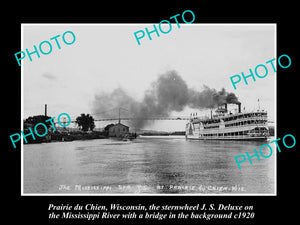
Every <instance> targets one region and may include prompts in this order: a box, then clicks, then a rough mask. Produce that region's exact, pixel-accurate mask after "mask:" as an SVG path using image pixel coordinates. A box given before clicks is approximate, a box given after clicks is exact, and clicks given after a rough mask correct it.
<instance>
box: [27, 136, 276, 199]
mask: <svg viewBox="0 0 300 225" xmlns="http://www.w3.org/2000/svg"><path fill="white" fill-rule="evenodd" d="M262 144H264V142H251V141H247V142H246V141H245V142H241V141H187V140H185V138H184V137H139V138H137V139H136V140H134V141H128V142H123V141H117V140H113V139H96V140H85V141H73V142H53V143H42V144H28V145H24V149H23V160H24V165H23V168H24V170H23V173H24V177H23V179H24V181H23V185H24V194H39V193H44V194H56V193H63V194H86V193H92V194H120V193H121V194H201V195H203V194H239V195H240V194H274V192H275V181H276V179H275V172H274V170H275V165H274V161H275V157H276V156H275V155H276V151H277V150H276V148H275V146H274V145H273V144H271V146H272V149H273V154H272V156H271V157H269V158H262V157H261V160H260V161H258V160H257V158H255V157H253V158H252V161H253V165H250V163H249V161H248V160H247V161H245V162H244V163H242V164H241V167H242V169H241V170H240V169H238V166H237V164H236V162H235V159H234V157H235V156H237V155H239V154H245V153H246V152H249V154H250V153H252V154H253V153H254V151H253V149H254V148H256V149H257V151H258V150H259V147H260V146H261V145H262ZM263 152H265V155H269V150H268V148H266V149H265V148H263ZM252 154H250V155H252Z"/></svg>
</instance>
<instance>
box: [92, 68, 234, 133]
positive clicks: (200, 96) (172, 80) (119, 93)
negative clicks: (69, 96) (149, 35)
mask: <svg viewBox="0 0 300 225" xmlns="http://www.w3.org/2000/svg"><path fill="white" fill-rule="evenodd" d="M224 103H238V98H237V97H236V96H235V94H234V93H228V92H226V91H225V89H224V88H222V90H221V91H216V90H215V89H211V88H209V87H207V86H204V87H203V90H202V91H197V90H194V89H192V88H189V87H188V85H187V84H186V82H185V81H184V80H183V79H182V77H181V76H179V75H178V74H177V72H176V71H168V72H166V73H165V74H162V75H160V76H159V78H158V79H157V80H156V81H155V82H153V83H152V84H151V86H150V88H149V89H148V90H146V91H145V93H144V96H143V99H142V101H137V100H135V99H134V98H133V97H131V96H129V95H128V94H127V93H126V91H125V90H123V89H122V88H117V89H115V90H113V91H112V92H111V93H98V94H96V95H95V99H94V102H93V114H97V116H98V117H99V118H100V117H102V118H110V117H111V116H112V115H111V109H114V108H118V107H122V108H125V109H127V110H128V113H127V115H128V116H130V117H134V118H137V119H136V120H133V121H132V122H131V125H132V126H134V127H135V128H142V127H143V126H145V125H146V124H147V123H149V122H151V121H149V120H142V119H140V120H139V119H138V118H148V117H155V116H169V115H170V114H171V112H173V111H177V112H180V111H182V110H183V109H184V107H186V106H189V107H191V108H196V109H205V108H213V107H217V106H219V105H222V104H224ZM100 112H101V113H100Z"/></svg>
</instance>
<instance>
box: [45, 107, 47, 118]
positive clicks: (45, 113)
mask: <svg viewBox="0 0 300 225" xmlns="http://www.w3.org/2000/svg"><path fill="white" fill-rule="evenodd" d="M46 116H47V104H45V117H46Z"/></svg>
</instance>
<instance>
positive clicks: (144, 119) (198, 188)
mask: <svg viewBox="0 0 300 225" xmlns="http://www.w3.org/2000/svg"><path fill="white" fill-rule="evenodd" d="M170 16H171V15H170ZM162 19H163V18H162ZM178 20H179V19H178ZM186 20H187V21H190V20H191V18H188V12H187V13H186ZM170 22H171V24H170V23H167V22H164V23H162V24H160V23H158V22H157V23H156V25H154V24H150V23H137V24H112V23H111V24H105V23H102V24H97V23H93V24H89V23H81V24H76V23H72V24H71V23H70V24H68V23H61V24H54V23H53V24H52V23H47V24H38V23H23V24H21V50H20V51H22V52H20V53H19V54H18V55H16V59H17V60H16V67H17V66H18V63H20V64H21V94H22V96H21V123H22V126H21V129H22V132H23V133H22V134H20V133H19V136H18V135H15V136H13V137H12V144H14V143H17V142H21V194H22V195H23V196H35V195H38V196H50V195H62V196H70V195H71V196H77V195H81V196H83V195H88V196H105V195H127V196H131V195H133V196H152V195H157V196H161V195H164V196H166V195H167V196H187V195H193V196H244V195H245V196H251V195H255V196H269V195H270V196H276V194H277V162H276V159H277V155H278V152H277V150H276V147H277V146H276V142H274V140H275V139H276V132H277V128H276V127H277V126H276V117H277V115H276V109H277V108H276V101H277V93H276V76H277V73H276V69H277V67H278V65H277V63H276V61H277V59H278V57H279V56H280V55H281V54H280V55H279V54H277V50H276V46H277V40H276V36H277V26H276V23H259V24H258V23H247V24H243V23H222V24H218V23H210V24H208V23H202V24H200V23H185V22H184V21H179V24H178V23H176V22H174V21H170ZM170 25H171V26H170ZM167 31H168V32H167ZM287 53H288V52H287ZM286 59H288V56H287V55H282V61H281V62H282V66H287V64H288V63H289V61H288V60H286ZM16 132H17V131H16ZM289 138H290V137H286V140H288V139H289ZM18 139H19V140H18ZM290 145H291V144H289V146H290ZM11 146H12V148H13V145H11ZM268 146H270V147H271V148H272V149H273V151H272V149H270V147H268Z"/></svg>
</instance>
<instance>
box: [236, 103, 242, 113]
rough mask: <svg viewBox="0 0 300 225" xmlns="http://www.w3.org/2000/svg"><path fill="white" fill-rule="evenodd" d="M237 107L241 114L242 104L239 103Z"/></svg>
mask: <svg viewBox="0 0 300 225" xmlns="http://www.w3.org/2000/svg"><path fill="white" fill-rule="evenodd" d="M236 104H237V105H238V107H239V113H241V103H240V102H239V103H236Z"/></svg>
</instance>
